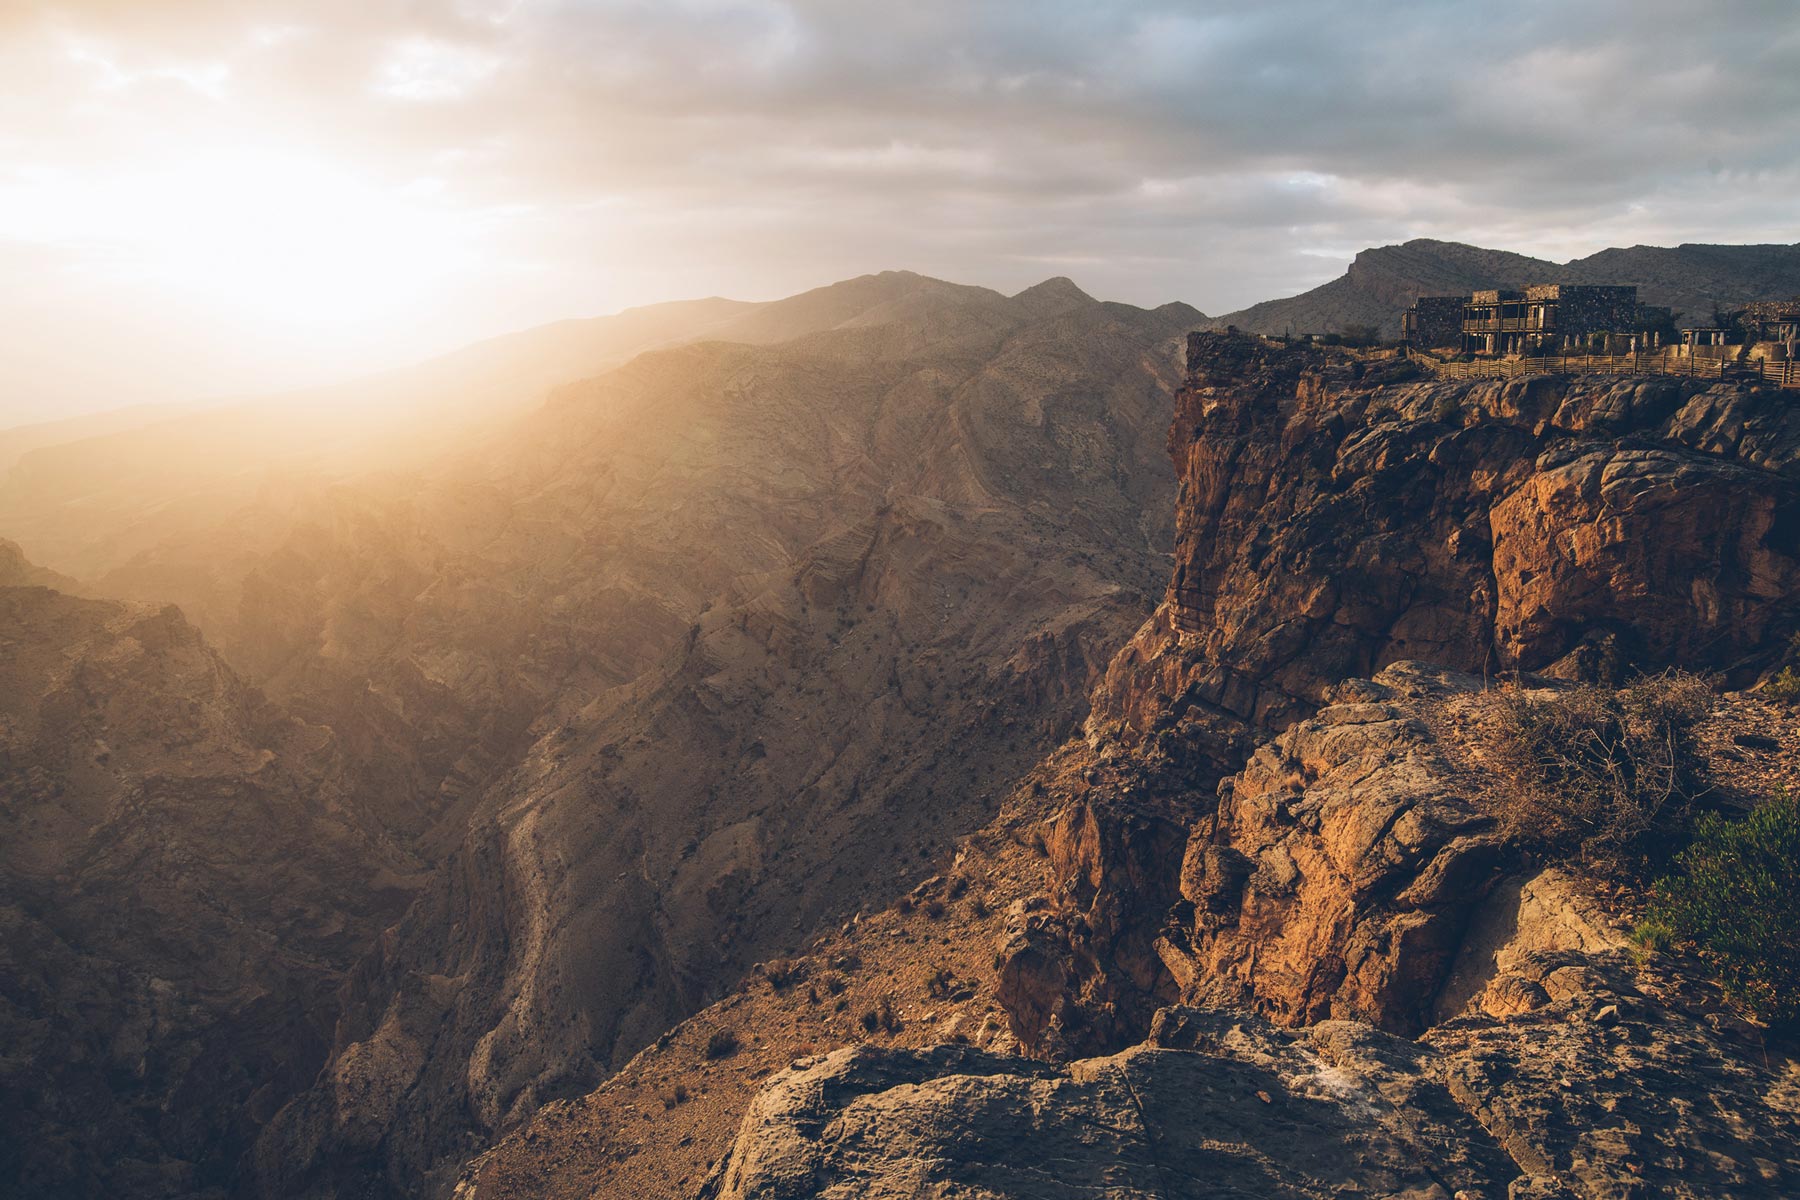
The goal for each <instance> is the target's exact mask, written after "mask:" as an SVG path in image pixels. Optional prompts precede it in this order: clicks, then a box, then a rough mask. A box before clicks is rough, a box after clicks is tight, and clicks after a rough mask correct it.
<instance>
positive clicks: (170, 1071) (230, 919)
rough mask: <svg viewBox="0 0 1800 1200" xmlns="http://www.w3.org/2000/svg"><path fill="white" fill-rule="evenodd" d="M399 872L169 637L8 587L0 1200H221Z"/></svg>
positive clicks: (149, 618)
mask: <svg viewBox="0 0 1800 1200" xmlns="http://www.w3.org/2000/svg"><path fill="white" fill-rule="evenodd" d="M410 866H411V860H410V859H409V857H408V856H407V855H406V854H405V853H404V852H403V851H401V850H400V849H398V848H396V847H394V846H393V845H391V844H388V843H387V842H385V841H384V840H383V839H382V838H381V836H380V835H379V833H378V831H376V830H375V829H374V828H373V827H372V823H371V822H369V821H367V820H366V819H365V818H364V817H363V815H362V814H360V813H359V811H358V808H357V805H356V800H355V797H354V796H353V795H351V794H350V793H349V792H348V791H347V790H346V788H345V786H344V780H343V775H342V762H341V759H340V758H339V756H338V753H337V748H336V746H335V745H334V743H333V740H332V737H331V733H330V731H329V730H326V729H321V728H318V727H316V726H308V725H305V724H303V723H301V722H299V721H296V720H294V719H292V718H291V717H289V716H287V715H286V714H285V713H283V712H281V711H280V710H279V709H277V708H275V707H274V706H272V705H270V704H269V703H268V702H267V701H266V700H265V699H264V698H263V697H262V696H261V694H260V693H258V692H256V691H255V690H254V689H252V688H250V687H248V686H247V685H245V684H244V683H243V682H242V681H241V680H240V679H239V678H238V677H237V676H236V675H235V674H234V673H233V672H232V671H231V669H230V668H229V667H227V666H226V665H225V664H224V662H223V661H221V660H220V658H219V657H218V656H217V655H216V654H215V653H213V651H212V650H211V649H210V648H209V647H208V646H207V645H206V644H205V642H204V641H203V640H202V639H201V637H200V635H199V634H198V633H197V632H196V631H195V630H194V628H193V627H192V626H191V625H189V624H188V623H187V622H186V621H185V620H184V619H183V618H182V616H181V614H180V613H179V612H177V611H176V610H174V609H172V608H157V607H154V606H146V605H121V604H115V603H110V602H103V601H93V600H83V599H77V598H74V597H71V596H66V595H63V594H61V593H59V592H56V591H52V590H50V589H47V588H43V587H4V586H0V1043H4V1045H5V1046H6V1047H7V1050H6V1052H5V1054H4V1055H0V1111H4V1112H5V1113H6V1118H5V1123H6V1137H5V1138H4V1139H3V1141H0V1191H3V1192H6V1193H7V1194H9V1195H19V1196H36V1195H41V1196H51V1195H54V1196H71V1197H75V1196H96V1197H98V1196H126V1195H129V1196H223V1195H226V1194H231V1193H232V1192H233V1190H234V1189H235V1188H236V1187H237V1186H238V1185H239V1183H240V1176H239V1165H240V1164H239V1160H240V1156H241V1155H242V1154H243V1153H244V1151H245V1150H246V1149H247V1148H248V1146H249V1145H250V1143H251V1141H252V1140H253V1138H254V1136H255V1134H256V1131H257V1129H258V1128H259V1127H260V1126H261V1125H262V1123H263V1122H265V1121H267V1120H268V1119H269V1117H270V1116H271V1115H272V1114H273V1113H274V1112H275V1110H276V1109H277V1108H279V1107H280V1105H281V1104H282V1102H283V1101H285V1100H286V1099H287V1098H288V1097H289V1096H291V1095H292V1094H294V1093H295V1092H297V1091H298V1090H300V1089H301V1088H303V1087H305V1086H306V1085H307V1084H308V1083H310V1082H311V1079H312V1076H313V1073H314V1072H315V1071H316V1070H317V1069H318V1067H319V1065H320V1064H321V1063H322V1062H323V1060H324V1055H325V1051H326V1049H327V1048H328V1046H329V1042H330V1035H331V1021H332V1011H333V1007H334V1005H333V996H334V993H335V992H336V989H337V988H338V986H339V985H340V984H341V983H342V982H343V979H344V976H345V972H346V969H347V968H348V967H349V965H350V964H351V962H353V961H354V959H355V958H356V956H357V955H359V954H360V953H362V952H363V951H364V950H365V949H366V948H367V946H368V945H369V944H370V942H371V941H372V940H373V937H374V935H375V932H376V931H377V930H378V929H379V928H380V926H381V925H382V924H383V923H385V922H386V921H387V920H389V919H391V918H392V917H393V916H395V915H396V914H397V913H398V911H399V909H400V908H401V907H402V906H403V905H404V903H405V900H406V898H407V896H408V894H409V892H410V890H411V888H412V887H413V886H414V881H413V880H412V879H411V878H410V877H409V875H408V873H407V872H408V871H409V868H410Z"/></svg>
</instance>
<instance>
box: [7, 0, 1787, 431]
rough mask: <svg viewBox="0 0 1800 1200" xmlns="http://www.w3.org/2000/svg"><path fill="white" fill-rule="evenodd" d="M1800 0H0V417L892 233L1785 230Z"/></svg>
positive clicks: (913, 260) (1317, 241) (953, 265)
mask: <svg viewBox="0 0 1800 1200" xmlns="http://www.w3.org/2000/svg"><path fill="white" fill-rule="evenodd" d="M1797 226H1800V8H1797V7H1796V5H1795V3H1794V0H1710V2H1709V3H1706V4H1695V3H1692V2H1691V0H1689V2H1685V3H1680V4H1677V3H1668V2H1665V0H1634V2H1630V3H1625V2H1613V0H1597V2H1587V3H1576V2H1573V0H1561V2H1559V3H1539V2H1536V0H1513V2H1512V3H1509V4H1505V5H1497V4H1492V3H1479V4H1477V3H1462V2H1461V0H1429V2H1425V0H1420V2H1409V0H1394V2H1389V3H1379V4H1376V3H1366V2H1358V0H1332V2H1313V0H1277V2H1272V3H1268V2H1265V3H1255V4H1252V3H1245V2H1243V0H1239V2H1238V3H1232V4H1221V3H1155V2H1150V0H1083V2H1078V3H1077V2H1067V3H1065V2H1063V0H1011V2H1006V3H999V2H983V0H908V2H905V3H897V2H893V0H888V2H885V3H865V2H863V0H436V2H433V0H69V2H66V3H57V2H48V3H45V2H39V0H0V281H3V286H0V426H4V425H10V424H17V423H20V422H22V421H27V420H41V419H49V418H53V417H56V416H60V415H71V414H75V413H79V412H84V411H91V410H96V409H102V408H108V407H114V406H118V405H122V404H126V403H136V402H144V401H159V400H179V399H192V398H201V397H216V396H231V395H240V394H249V393H256V392H265V391H271V390H279V389H285V388H289V387H294V386H298V385H303V384H308V383H313V382H322V381H327V380H331V379H337V378H343V377H347V376H351V375H355V374H357V373H361V372H366V371H370V370H374V369H378V368H381V367H384V366H390V365H397V364H400V363H404V362H409V361H414V360H417V359H420V358H423V357H427V356H430V355H432V354H435V353H439V352H442V351H445V350H448V349H452V348H454V347H457V346H460V345H464V344H467V343H468V342H471V341H474V340H477V339H480V338H482V337H486V336H491V335H494V334H498V333H501V332H504V331H507V330H512V329H518V328H524V327H528V326H531V325H535V324H540V323H543V322H547V321H551V320H556V319H560V318H566V317H574V316H589V315H598V314H602V313H606V312H611V311H616V310H618V309H620V308H622V307H627V306H631V305H636V304H643V303H650V302H655V301H660V300H670V299H683V298H691V297H695V296H705V295H729V296H734V297H738V298H741V299H768V298H774V297H777V296H781V295H786V294H790V293H793V292H796V291H800V290H803V289H805V288H808V287H813V286H817V285H820V284H824V283H828V282H831V281H834V280H837V279H842V278H848V277H850V276H854V275H858V274H863V273H866V272H870V271H878V270H884V269H890V268H904V269H910V270H916V271H920V272H923V273H926V274H931V275H936V276H940V277H943V278H949V279H954V280H957V281H959V282H967V283H980V284H986V285H989V286H992V287H997V288H1000V289H1002V290H1005V291H1009V292H1010V291H1014V290H1017V289H1019V288H1022V287H1025V286H1028V285H1029V284H1031V283H1034V282H1036V281H1038V280H1041V279H1044V278H1046V277H1049V276H1052V275H1068V276H1070V277H1072V278H1074V279H1075V280H1076V281H1077V282H1078V283H1080V284H1081V285H1082V286H1083V287H1084V288H1085V289H1086V290H1088V291H1089V292H1091V293H1093V294H1095V295H1098V296H1101V297H1104V298H1107V299H1118V300H1127V301H1131V302H1134V303H1140V304H1159V303H1162V302H1165V301H1168V300H1176V299H1179V300H1185V301H1187V302H1189V303H1191V304H1194V305H1195V306H1197V307H1199V308H1201V309H1202V310H1204V311H1206V312H1208V313H1214V314H1217V313H1223V312H1227V311H1230V310H1233V309H1236V308H1240V307H1243V306H1245V305H1248V304H1250V303H1253V302H1255V301H1258V300H1264V299H1270V298H1273V297H1276V296H1282V295H1290V294H1293V293H1295V292H1299V291H1303V290H1305V289H1306V288H1309V287H1312V286H1315V285H1317V284H1320V283H1323V282H1325V281H1327V280H1329V279H1331V278H1333V277H1335V276H1337V275H1339V274H1341V273H1342V271H1343V269H1344V267H1345V265H1346V264H1347V263H1348V261H1349V259H1350V258H1351V257H1352V256H1353V255H1354V254H1355V252H1356V251H1357V250H1359V249H1361V248H1363V247H1367V246H1375V245H1384V244H1389V243H1393V242H1399V241H1404V240H1406V239H1409V238H1413V237H1435V238H1445V239H1451V240H1457V241H1467V242H1473V243H1476V244H1480V245H1486V246H1491V247H1496V248H1502V249H1509V250H1516V251H1520V252H1523V253H1529V254H1536V255H1540V256H1544V257H1550V258H1555V259H1558V260H1564V259H1568V258H1570V257H1575V256H1579V255H1584V254H1587V253H1591V252H1593V251H1595V250H1598V249H1602V248H1604V247H1606V246H1609V245H1633V244H1638V243H1645V244H1664V245H1669V244H1675V243H1678V242H1682V241H1702V242H1704V241H1722V242H1787V243H1791V242H1794V241H1800V231H1797Z"/></svg>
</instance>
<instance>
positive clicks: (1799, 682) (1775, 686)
mask: <svg viewBox="0 0 1800 1200" xmlns="http://www.w3.org/2000/svg"><path fill="white" fill-rule="evenodd" d="M1762 693H1763V695H1765V696H1767V697H1768V698H1769V699H1771V700H1779V701H1781V702H1782V703H1783V704H1792V703H1794V702H1795V701H1796V700H1800V671H1796V670H1795V669H1794V668H1792V667H1783V668H1781V670H1780V671H1778V672H1777V673H1776V675H1775V677H1774V678H1773V679H1771V680H1769V682H1767V683H1765V684H1763V687H1762Z"/></svg>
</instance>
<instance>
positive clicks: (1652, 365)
mask: <svg viewBox="0 0 1800 1200" xmlns="http://www.w3.org/2000/svg"><path fill="white" fill-rule="evenodd" d="M1412 357H1413V361H1414V362H1416V363H1418V364H1419V365H1420V366H1422V367H1424V368H1425V369H1426V370H1428V371H1430V372H1431V373H1432V374H1434V375H1436V376H1438V377H1439V378H1442V379H1518V378H1520V377H1521V376H1525V375H1581V374H1594V375H1681V376H1685V377H1687V378H1690V379H1742V380H1745V381H1748V382H1754V381H1756V380H1759V379H1760V380H1761V381H1762V382H1764V383H1768V384H1773V385H1774V386H1776V387H1781V388H1793V389H1795V390H1797V391H1800V360H1796V361H1791V362H1770V361H1768V360H1767V359H1761V358H1757V359H1751V360H1750V361H1748V362H1734V361H1726V360H1724V359H1713V358H1670V357H1667V356H1665V355H1661V354H1567V355H1546V356H1545V357H1543V358H1521V359H1510V360H1499V359H1493V360H1486V361H1481V360H1478V361H1476V362H1440V361H1438V360H1437V359H1435V358H1432V357H1430V356H1429V355H1424V354H1415V355H1413V356H1412Z"/></svg>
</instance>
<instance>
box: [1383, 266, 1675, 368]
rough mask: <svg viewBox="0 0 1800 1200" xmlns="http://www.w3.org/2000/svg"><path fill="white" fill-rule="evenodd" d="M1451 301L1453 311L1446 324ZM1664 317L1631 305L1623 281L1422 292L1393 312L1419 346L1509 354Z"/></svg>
mask: <svg viewBox="0 0 1800 1200" xmlns="http://www.w3.org/2000/svg"><path fill="white" fill-rule="evenodd" d="M1453 306H1454V307H1456V308H1460V310H1461V311H1460V312H1459V313H1457V315H1456V318H1455V321H1454V323H1452V322H1451V318H1450V313H1451V310H1452V308H1453ZM1668 317H1669V312H1668V310H1667V309H1658V308H1653V307H1651V306H1648V305H1643V304H1639V303H1638V298H1637V288H1636V287H1635V286H1633V285H1630V284H1573V283H1545V284H1536V285H1533V286H1531V287H1528V288H1525V289H1523V290H1507V289H1499V288H1490V289H1488V290H1486V291H1479V292H1475V293H1473V294H1471V295H1469V296H1466V297H1453V296H1423V297H1420V299H1419V300H1418V302H1417V303H1415V304H1414V305H1413V306H1412V307H1411V308H1409V309H1408V310H1407V311H1406V313H1405V314H1404V315H1403V316H1402V317H1401V331H1402V336H1403V338H1404V339H1405V340H1406V341H1407V342H1408V343H1409V344H1411V345H1415V346H1420V347H1429V348H1451V347H1454V348H1456V349H1459V350H1462V351H1464V352H1466V353H1473V354H1517V353H1520V352H1523V351H1525V350H1533V349H1573V348H1576V347H1579V346H1585V345H1586V344H1587V343H1588V342H1589V341H1590V340H1591V339H1592V338H1593V336H1594V335H1596V334H1611V335H1616V336H1627V337H1629V336H1631V335H1632V334H1634V333H1636V332H1637V331H1639V330H1641V329H1645V328H1647V327H1650V326H1653V325H1656V324H1658V323H1661V322H1665V321H1667V319H1668Z"/></svg>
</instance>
